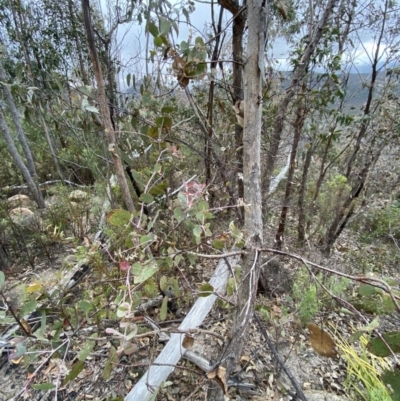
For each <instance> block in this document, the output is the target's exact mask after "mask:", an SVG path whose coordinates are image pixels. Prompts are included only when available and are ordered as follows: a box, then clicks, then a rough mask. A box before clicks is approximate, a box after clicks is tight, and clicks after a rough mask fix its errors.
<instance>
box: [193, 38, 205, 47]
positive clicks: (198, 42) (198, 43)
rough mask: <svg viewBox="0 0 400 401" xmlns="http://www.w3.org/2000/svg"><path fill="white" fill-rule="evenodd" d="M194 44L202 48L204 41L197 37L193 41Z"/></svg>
mask: <svg viewBox="0 0 400 401" xmlns="http://www.w3.org/2000/svg"><path fill="white" fill-rule="evenodd" d="M194 43H195V44H196V46H198V47H204V41H203V38H202V37H201V36H197V37H196V39H195V40H194Z"/></svg>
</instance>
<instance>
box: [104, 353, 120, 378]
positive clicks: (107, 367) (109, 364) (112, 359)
mask: <svg viewBox="0 0 400 401" xmlns="http://www.w3.org/2000/svg"><path fill="white" fill-rule="evenodd" d="M117 362H118V355H117V350H116V349H115V348H114V347H113V346H111V348H110V352H109V354H108V358H107V361H106V363H105V364H104V370H103V379H104V380H108V379H109V378H110V376H111V372H112V370H113V369H114V367H115V365H116V363H117Z"/></svg>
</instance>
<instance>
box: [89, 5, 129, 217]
mask: <svg viewBox="0 0 400 401" xmlns="http://www.w3.org/2000/svg"><path fill="white" fill-rule="evenodd" d="M82 9H83V19H84V24H85V28H86V35H87V40H88V46H89V50H90V57H91V59H92V64H93V71H94V75H95V78H96V83H97V96H98V102H99V106H100V112H101V115H102V118H103V124H104V131H105V133H106V135H107V139H108V149H109V151H110V152H111V153H112V158H113V161H114V168H115V172H116V174H117V177H118V183H119V185H120V187H121V191H122V196H123V198H124V201H125V204H126V207H127V208H128V210H129V211H130V212H133V211H134V210H135V205H134V204H133V200H132V197H131V194H130V191H129V187H128V183H127V180H126V177H125V171H124V168H123V165H122V162H121V158H120V157H119V155H118V148H117V143H116V136H115V131H114V129H113V126H112V123H111V118H110V110H109V108H108V105H107V98H106V92H105V85H104V79H103V73H102V72H101V67H100V61H99V57H98V54H97V50H96V47H95V44H94V37H93V30H92V24H91V20H90V6H89V0H82Z"/></svg>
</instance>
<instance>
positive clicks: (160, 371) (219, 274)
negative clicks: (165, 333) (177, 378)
mask: <svg viewBox="0 0 400 401" xmlns="http://www.w3.org/2000/svg"><path fill="white" fill-rule="evenodd" d="M238 261H239V256H235V257H232V258H229V260H228V263H227V261H226V260H225V259H223V260H221V261H220V262H219V263H218V266H217V268H216V270H215V272H214V274H213V276H212V277H211V279H210V281H209V283H210V284H211V285H212V286H213V288H214V293H213V294H212V295H210V296H208V297H202V298H199V299H198V300H197V301H196V303H195V304H194V305H193V307H192V309H191V310H190V311H189V313H188V314H187V316H186V318H185V319H184V320H183V322H182V324H181V325H180V326H179V330H182V331H188V330H191V329H196V328H197V327H199V326H200V325H201V324H202V323H203V321H204V319H205V318H206V316H207V315H208V313H209V312H210V310H211V308H212V306H213V305H214V302H215V301H216V299H217V298H218V295H217V294H219V293H224V292H225V287H226V283H227V281H228V278H229V273H230V269H229V265H235V264H236V263H237V262H238ZM184 338H185V334H183V333H172V334H171V339H170V341H169V342H168V343H167V345H166V346H165V348H164V349H163V350H162V351H161V353H160V355H159V356H158V357H157V358H156V360H155V361H154V362H153V364H152V365H151V366H150V367H149V369H148V371H147V372H146V373H145V374H144V375H143V376H142V378H141V379H140V380H139V381H138V382H137V383H136V385H135V387H134V388H133V389H132V390H131V391H130V393H129V394H128V395H127V396H126V397H125V401H137V400H141V401H149V400H150V399H151V398H152V397H153V393H154V392H155V391H157V389H158V388H159V387H160V386H161V384H162V383H163V382H165V381H166V380H167V378H168V376H169V375H170V374H171V373H172V372H173V371H174V368H175V365H176V364H177V363H178V361H179V360H180V359H181V357H182V356H183V355H184V354H185V353H186V349H185V348H183V346H182V341H183V339H184Z"/></svg>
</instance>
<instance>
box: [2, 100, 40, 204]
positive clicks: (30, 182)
mask: <svg viewBox="0 0 400 401" xmlns="http://www.w3.org/2000/svg"><path fill="white" fill-rule="evenodd" d="M0 131H1V132H2V134H3V137H4V140H5V141H6V144H7V149H8V151H9V152H10V154H11V156H12V158H13V160H14V163H15V164H16V166H17V167H18V168H19V170H20V171H21V173H22V176H23V177H24V179H25V181H26V184H27V186H28V188H29V190H30V191H31V194H32V196H33V198H34V199H35V202H36V203H37V205H38V207H39V208H40V209H44V208H45V207H46V205H45V203H44V200H43V196H42V193H41V192H40V190H39V187H38V185H37V184H36V182H35V181H34V179H33V177H32V175H31V174H30V172H29V170H28V168H27V166H26V165H25V163H24V161H23V160H22V157H21V155H20V154H19V153H18V150H17V147H16V145H15V142H14V139H13V138H12V136H11V134H10V131H9V129H8V126H7V123H6V120H5V118H4V114H3V110H2V108H1V107H0Z"/></svg>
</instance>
